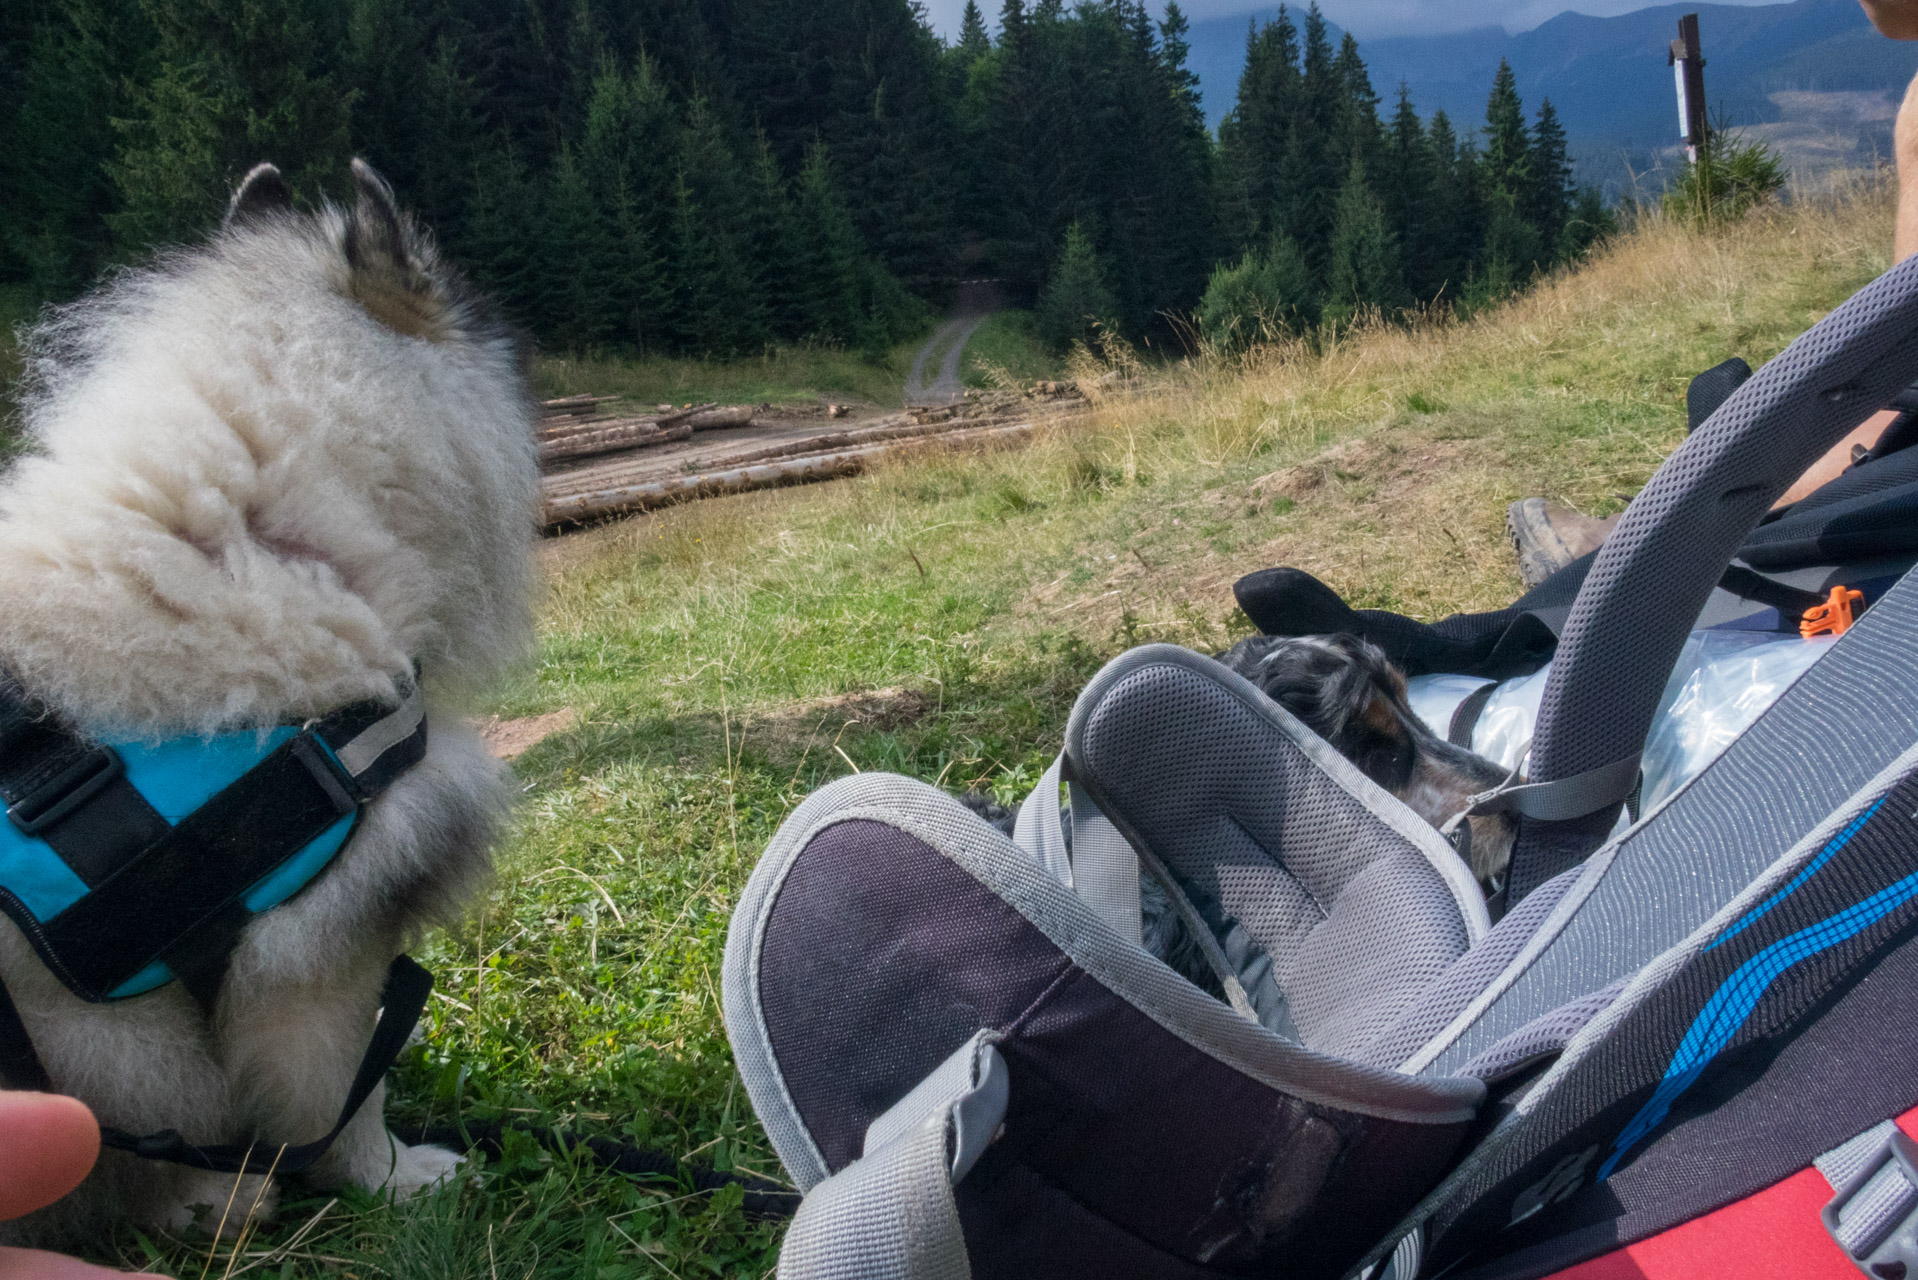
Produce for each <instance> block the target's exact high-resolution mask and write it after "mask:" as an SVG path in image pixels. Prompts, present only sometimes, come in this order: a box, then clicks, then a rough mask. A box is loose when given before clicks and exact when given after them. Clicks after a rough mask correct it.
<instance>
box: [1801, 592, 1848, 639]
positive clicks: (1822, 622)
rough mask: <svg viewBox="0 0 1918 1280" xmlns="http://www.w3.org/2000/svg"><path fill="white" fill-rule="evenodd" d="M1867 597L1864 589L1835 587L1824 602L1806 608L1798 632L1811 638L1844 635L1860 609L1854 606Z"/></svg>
mask: <svg viewBox="0 0 1918 1280" xmlns="http://www.w3.org/2000/svg"><path fill="white" fill-rule="evenodd" d="M1864 598H1865V593H1864V592H1862V591H1854V590H1852V589H1851V588H1850V587H1833V588H1832V589H1831V594H1830V595H1829V596H1827V597H1826V599H1825V602H1824V603H1823V604H1815V605H1813V606H1812V607H1811V608H1809V609H1807V610H1805V616H1804V619H1803V620H1802V621H1800V622H1799V624H1798V634H1799V635H1801V636H1803V637H1804V638H1805V639H1807V640H1809V639H1811V638H1812V637H1813V636H1842V635H1844V634H1845V633H1846V632H1847V631H1849V630H1851V624H1852V622H1853V621H1854V620H1855V618H1856V615H1857V613H1858V610H1857V609H1856V608H1855V607H1854V606H1856V605H1857V604H1858V603H1859V602H1860V601H1862V600H1863V599H1864Z"/></svg>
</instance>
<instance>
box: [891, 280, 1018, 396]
mask: <svg viewBox="0 0 1918 1280" xmlns="http://www.w3.org/2000/svg"><path fill="white" fill-rule="evenodd" d="M1003 305H1004V303H1003V302H1002V300H1001V298H1000V294H999V282H998V281H997V280H961V281H960V282H959V284H958V287H957V288H956V289H955V290H954V294H953V307H952V317H951V318H950V319H948V320H946V321H944V322H943V323H941V324H940V326H939V327H938V328H937V329H934V330H933V331H932V336H931V337H929V338H927V339H926V344H925V345H924V346H922V347H920V348H919V352H918V354H917V355H915V356H913V358H912V369H911V371H910V372H908V373H907V374H906V403H907V404H908V405H915V404H953V403H955V402H957V401H958V400H960V399H962V398H963V397H964V396H965V394H966V388H965V384H964V383H963V382H961V381H960V380H959V362H960V360H962V359H963V358H964V357H965V354H966V343H967V342H968V341H969V340H970V339H971V338H972V333H973V330H975V329H977V328H978V327H979V326H980V325H981V324H982V323H984V322H985V321H986V319H987V318H989V317H990V316H991V315H992V314H993V312H995V311H997V310H999V309H1000V307H1001V306H1003ZM934 360H937V361H938V362H939V375H938V377H936V378H934V379H933V381H932V382H931V384H930V385H928V384H927V382H926V371H927V369H928V368H929V367H930V366H931V365H932V363H933V361H934Z"/></svg>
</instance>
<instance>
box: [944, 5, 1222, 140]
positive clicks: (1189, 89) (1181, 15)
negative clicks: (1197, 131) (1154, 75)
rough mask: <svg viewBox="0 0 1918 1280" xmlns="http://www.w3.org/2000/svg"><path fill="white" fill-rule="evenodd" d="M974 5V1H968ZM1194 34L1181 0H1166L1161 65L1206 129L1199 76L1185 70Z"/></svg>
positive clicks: (1177, 97)
mask: <svg viewBox="0 0 1918 1280" xmlns="http://www.w3.org/2000/svg"><path fill="white" fill-rule="evenodd" d="M966 3H967V4H971V3H972V0H966ZM1139 12H1141V13H1143V12H1145V6H1144V5H1143V4H1141V5H1140V6H1139ZM1191 30H1192V24H1191V23H1190V22H1188V21H1187V20H1186V16H1185V11H1184V10H1183V9H1181V8H1179V2H1178V0H1166V5H1165V16H1164V17H1163V18H1161V19H1160V21H1159V63H1160V65H1161V66H1163V67H1164V68H1165V73H1166V81H1167V83H1168V84H1169V85H1170V87H1171V89H1172V100H1173V102H1175V103H1176V104H1177V105H1178V109H1179V111H1180V113H1181V114H1183V115H1196V116H1197V117H1198V119H1199V121H1200V122H1201V125H1203V122H1204V118H1205V117H1204V114H1203V112H1202V110H1201V108H1200V105H1199V76H1198V73H1197V72H1195V71H1193V70H1192V69H1191V68H1190V67H1188V66H1186V59H1187V58H1189V57H1191V56H1192V42H1191V41H1189V40H1187V39H1186V35H1187V34H1188V33H1189V32H1190V31H1191Z"/></svg>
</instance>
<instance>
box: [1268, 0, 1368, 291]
mask: <svg viewBox="0 0 1918 1280" xmlns="http://www.w3.org/2000/svg"><path fill="white" fill-rule="evenodd" d="M1344 100H1345V86H1344V83H1343V81H1342V78H1341V75H1340V73H1339V71H1338V70H1337V68H1336V67H1335V65H1334V56H1333V53H1332V46H1331V44H1330V43H1328V42H1327V39H1326V34H1325V18H1324V16H1323V15H1321V14H1320V13H1319V6H1318V4H1317V3H1316V0H1315V2H1314V3H1313V5H1312V7H1311V8H1310V9H1308V10H1307V11H1306V15H1305V34H1304V41H1303V57H1302V66H1301V69H1300V77H1299V105H1298V109H1297V110H1295V111H1294V112H1293V113H1292V120H1291V130H1290V133H1289V136H1288V137H1287V139H1286V151H1285V159H1284V161H1283V163H1282V164H1281V166H1280V176H1279V181H1278V189H1279V198H1278V210H1279V214H1278V217H1277V218H1276V219H1275V222H1276V224H1277V227H1278V229H1280V230H1283V231H1284V232H1285V233H1286V234H1288V235H1290V236H1291V237H1292V238H1293V239H1294V240H1296V241H1298V244H1299V249H1300V251H1301V252H1302V253H1304V254H1305V260H1306V261H1307V262H1308V263H1310V264H1311V265H1312V267H1313V269H1314V270H1315V271H1317V272H1319V273H1320V274H1321V275H1322V274H1323V273H1324V269H1325V261H1326V252H1327V249H1328V246H1329V243H1330V240H1331V235H1332V221H1333V217H1332V210H1333V206H1334V203H1335V202H1336V200H1337V197H1338V193H1339V190H1340V187H1341V184H1342V179H1343V178H1344V176H1345V169H1346V165H1347V164H1348V163H1349V162H1350V160H1351V157H1350V156H1349V155H1341V154H1339V153H1338V151H1337V149H1336V148H1337V143H1338V134H1339V121H1340V117H1341V115H1342V114H1343V111H1344Z"/></svg>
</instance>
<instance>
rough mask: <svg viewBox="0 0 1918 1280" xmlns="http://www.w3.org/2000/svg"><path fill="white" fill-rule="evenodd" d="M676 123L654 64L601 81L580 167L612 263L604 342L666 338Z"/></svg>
mask: <svg viewBox="0 0 1918 1280" xmlns="http://www.w3.org/2000/svg"><path fill="white" fill-rule="evenodd" d="M675 137H676V122H675V121H674V120H673V116H672V110H671V107H670V106H669V104H668V103H667V102H666V98H665V91H664V89H663V87H662V86H661V85H660V84H659V83H658V81H657V80H656V79H655V78H654V75H653V70H652V64H651V62H650V60H648V59H646V58H644V57H641V58H640V59H639V60H638V61H637V62H636V63H635V64H634V66H633V69H632V70H631V71H630V72H625V73H622V72H621V71H620V69H619V67H618V66H617V65H616V64H614V63H613V62H612V60H611V59H607V60H606V61H604V62H602V64H601V66H600V70H599V74H598V75H597V76H596V77H595V78H594V82H593V94H592V98H591V100H590V101H589V103H588V105H587V110H586V124H585V129H584V132H583V136H582V138H581V141H580V148H579V150H580V163H581V166H582V168H583V169H584V170H585V174H586V179H587V182H588V184H589V186H590V187H591V189H592V191H593V192H594V193H595V199H596V201H597V202H598V208H599V217H600V222H601V225H600V227H599V228H598V230H597V231H596V234H597V235H600V236H603V237H605V238H606V240H607V242H608V244H609V245H610V246H611V248H610V261H609V262H608V263H606V264H605V265H604V267H603V268H602V270H603V272H604V274H603V276H602V277H601V279H600V281H599V284H598V286H597V287H598V288H600V289H601V290H603V291H604V292H605V294H606V295H607V298H608V300H609V313H610V314H609V321H608V325H607V328H608V330H609V332H608V333H607V335H606V338H605V340H608V341H617V342H620V343H622V344H626V343H630V344H632V345H633V346H635V347H637V348H639V349H641V350H645V349H647V348H649V347H654V346H659V345H662V344H663V343H664V342H665V340H666V336H667V315H666V313H667V310H668V308H669V306H670V305H671V295H672V287H671V284H670V282H669V281H668V280H667V278H666V266H667V264H666V262H665V260H664V258H663V256H662V254H661V248H662V247H663V246H664V245H665V244H666V243H667V236H668V234H669V224H668V222H667V219H666V217H665V216H664V215H665V214H666V212H667V211H668V210H669V209H670V207H671V205H670V200H671V195H672V172H671V170H670V169H669V168H668V167H667V163H666V160H667V157H665V156H663V155H662V152H665V151H666V150H667V146H668V145H670V143H671V141H672V140H673V139H674V138H675Z"/></svg>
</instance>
